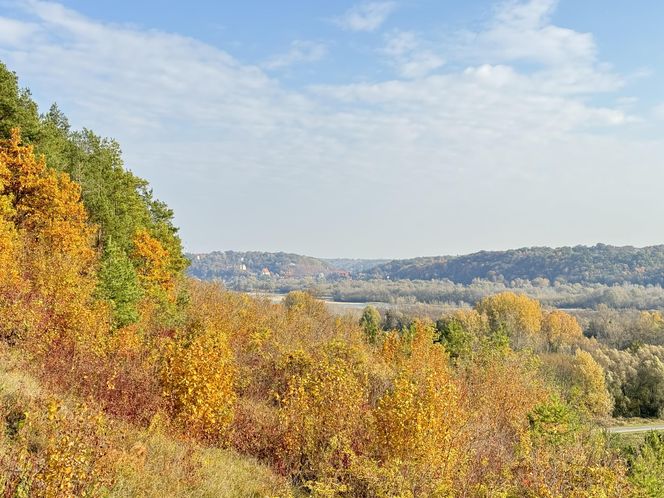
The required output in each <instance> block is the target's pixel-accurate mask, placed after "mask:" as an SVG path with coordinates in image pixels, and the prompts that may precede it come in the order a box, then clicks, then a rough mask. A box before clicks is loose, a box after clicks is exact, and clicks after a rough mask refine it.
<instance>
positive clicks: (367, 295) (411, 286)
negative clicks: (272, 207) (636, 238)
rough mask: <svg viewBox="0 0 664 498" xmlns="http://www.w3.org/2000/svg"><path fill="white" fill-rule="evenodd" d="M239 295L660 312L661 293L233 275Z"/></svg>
mask: <svg viewBox="0 0 664 498" xmlns="http://www.w3.org/2000/svg"><path fill="white" fill-rule="evenodd" d="M225 285H226V286H227V287H228V288H229V289H233V290H238V291H242V292H274V293H287V292H290V291H293V290H306V291H309V292H312V293H313V294H315V295H317V296H322V297H326V298H330V299H332V300H334V301H338V302H349V303H364V302H381V303H389V304H391V305H394V304H407V303H424V304H441V305H447V306H473V305H474V304H475V303H477V302H478V301H480V300H481V299H483V298H485V297H487V296H490V295H492V294H496V293H498V292H503V291H507V290H511V291H514V292H520V293H523V294H526V295H528V296H530V297H532V298H535V299H537V300H539V301H541V302H542V303H543V304H545V305H546V306H553V307H556V308H596V307H597V306H600V305H607V306H609V307H612V308H617V309H630V308H634V309H640V310H648V309H659V308H664V289H663V288H662V287H660V286H653V285H647V286H643V285H634V284H624V285H604V284H587V285H584V284H561V283H557V284H555V285H548V284H547V285H543V283H542V282H538V281H535V282H529V281H515V282H492V281H489V280H476V281H474V282H473V283H471V284H468V285H465V284H455V283H453V282H450V281H449V280H383V279H374V280H356V279H340V280H334V281H331V280H327V279H319V278H311V277H310V278H279V279H277V278H257V277H252V276H244V277H237V278H235V279H232V280H229V281H227V282H226V284H225Z"/></svg>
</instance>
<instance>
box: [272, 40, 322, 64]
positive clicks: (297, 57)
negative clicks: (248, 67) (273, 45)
mask: <svg viewBox="0 0 664 498" xmlns="http://www.w3.org/2000/svg"><path fill="white" fill-rule="evenodd" d="M325 54H327V46H326V45H325V44H324V43H320V42H312V41H302V40H295V41H293V42H292V43H291V46H290V49H289V50H288V52H286V53H283V54H278V55H275V56H273V57H272V58H270V59H269V60H268V61H267V62H266V63H265V64H263V67H265V68H266V69H281V68H284V67H288V66H292V65H294V64H302V63H310V62H316V61H319V60H321V59H322V58H323V57H325Z"/></svg>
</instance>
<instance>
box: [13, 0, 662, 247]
mask: <svg viewBox="0 0 664 498" xmlns="http://www.w3.org/2000/svg"><path fill="white" fill-rule="evenodd" d="M173 3H174V4H176V5H169V6H168V8H164V7H163V2H157V1H143V2H136V1H134V2H129V1H123V0H121V1H113V2H110V1H105V0H98V1H95V2H88V1H82V0H77V1H64V2H60V3H52V2H44V1H36V0H0V59H1V60H2V61H3V62H5V63H6V64H7V65H8V66H9V67H10V68H11V69H13V70H15V71H16V72H17V73H18V74H19V76H20V78H21V84H22V85H24V86H27V87H29V88H30V89H31V90H32V92H33V95H34V96H35V98H36V100H37V101H38V102H39V104H40V106H41V107H42V108H43V109H46V108H47V107H48V106H49V105H50V103H51V102H52V101H54V100H55V101H57V102H58V104H59V105H60V107H61V108H62V109H63V110H64V112H65V113H66V114H67V115H68V116H69V117H70V119H71V121H72V124H73V125H74V126H75V127H84V126H85V127H89V128H91V129H93V130H95V131H97V132H98V133H100V134H103V135H106V136H111V137H115V138H116V139H118V140H119V142H120V143H121V145H122V147H123V151H124V156H125V161H126V164H127V166H128V167H129V168H130V169H132V170H133V171H135V172H136V173H137V174H139V175H140V176H143V177H145V178H147V179H148V180H149V181H150V182H151V183H152V184H153V186H154V188H155V192H156V194H157V195H158V196H159V197H160V198H162V199H164V200H165V201H166V202H167V203H168V204H169V205H171V206H172V207H173V208H174V209H175V211H176V221H177V223H178V224H179V225H180V227H181V234H182V236H183V240H184V242H185V245H186V247H187V249H189V250H191V251H196V252H199V251H209V250H224V249H237V250H250V249H251V250H284V251H291V252H299V253H305V254H311V255H315V256H344V257H408V256H417V255H431V254H455V253H464V252H470V251H475V250H481V249H500V248H509V247H521V246H527V245H575V244H593V243H596V242H604V243H613V244H621V245H622V244H629V245H648V244H656V243H662V242H664V235H662V233H664V231H663V230H661V227H662V219H663V217H664V202H662V201H661V192H660V191H661V188H660V186H661V185H662V182H663V181H664V168H663V167H662V166H664V164H663V160H662V158H663V157H664V136H663V134H662V132H663V131H664V130H663V128H664V126H663V124H664V98H662V96H661V88H663V87H664V86H663V83H664V81H663V80H662V69H663V68H662V63H661V61H660V59H661V57H660V56H659V50H658V47H660V46H661V45H662V41H663V40H662V36H663V35H662V32H661V27H660V22H659V21H660V20H661V19H662V18H664V4H661V3H660V2H651V1H635V2H629V3H627V2H605V1H599V0H584V1H583V2H578V1H572V0H560V1H555V0H521V1H516V0H515V1H497V2H496V1H493V2H492V1H466V2H451V1H445V2H442V1H434V0H385V1H383V0H376V1H365V2H354V1H337V2H310V1H307V2H305V1H287V2H272V1H267V0H263V1H257V0H252V1H243V2H202V1H201V2H196V1H190V2H187V3H184V2H177V3H175V2H173Z"/></svg>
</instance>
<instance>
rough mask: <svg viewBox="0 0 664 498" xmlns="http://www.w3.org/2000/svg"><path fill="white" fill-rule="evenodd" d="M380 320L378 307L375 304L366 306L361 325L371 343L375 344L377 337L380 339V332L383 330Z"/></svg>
mask: <svg viewBox="0 0 664 498" xmlns="http://www.w3.org/2000/svg"><path fill="white" fill-rule="evenodd" d="M380 322H381V318H380V312H379V311H378V309H376V307H375V306H371V305H369V306H366V307H365V308H364V311H363V312H362V317H361V318H360V326H361V327H362V330H364V334H365V335H366V337H367V341H368V342H369V343H370V344H375V343H376V339H378V333H379V332H380V330H381V327H380Z"/></svg>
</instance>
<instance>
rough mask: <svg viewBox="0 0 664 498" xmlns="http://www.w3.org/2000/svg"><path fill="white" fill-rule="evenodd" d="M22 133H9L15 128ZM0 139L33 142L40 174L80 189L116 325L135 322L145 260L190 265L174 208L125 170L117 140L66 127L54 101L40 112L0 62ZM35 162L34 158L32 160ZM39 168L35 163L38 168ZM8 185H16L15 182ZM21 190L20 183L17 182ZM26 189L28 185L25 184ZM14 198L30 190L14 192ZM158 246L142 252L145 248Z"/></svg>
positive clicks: (172, 268) (167, 266)
mask: <svg viewBox="0 0 664 498" xmlns="http://www.w3.org/2000/svg"><path fill="white" fill-rule="evenodd" d="M14 129H16V130H19V129H20V130H21V131H20V133H21V136H20V139H19V137H18V135H16V136H15V137H14V138H12V136H13V135H12V130H14ZM0 139H5V140H13V141H14V142H12V143H14V144H15V146H16V147H18V145H19V143H20V144H26V145H30V146H31V147H32V149H33V153H34V155H35V158H39V157H41V156H43V157H44V158H45V166H46V167H47V169H45V170H44V171H50V170H53V171H57V172H61V173H66V175H67V178H69V179H71V181H73V182H74V183H75V184H76V185H77V188H78V193H77V194H74V193H72V194H71V196H75V195H80V198H81V200H82V202H83V205H84V207H85V210H86V213H87V217H88V221H89V226H90V230H91V232H92V237H93V250H94V251H95V252H96V253H98V254H99V262H100V268H99V281H98V283H97V289H96V292H97V294H98V295H99V296H100V297H102V298H104V299H107V300H109V302H110V303H111V306H112V309H113V320H114V323H115V325H116V326H123V325H128V324H130V323H133V322H135V321H137V320H138V312H139V310H138V303H139V302H140V300H141V297H142V295H143V293H144V291H145V289H144V287H145V286H144V285H141V282H140V279H141V274H140V273H141V271H142V270H141V268H142V266H144V265H145V264H147V262H146V257H147V258H148V259H150V258H159V257H163V258H164V260H163V261H161V262H160V263H159V264H160V265H162V266H163V268H160V269H159V271H161V272H163V273H164V276H162V277H160V278H167V277H166V275H174V274H179V273H180V272H181V271H182V270H183V269H184V268H186V267H187V264H188V263H187V259H186V258H185V257H184V255H183V252H182V244H181V241H180V239H179V237H178V235H177V228H175V226H174V225H173V212H172V211H171V210H170V209H169V208H168V207H167V206H166V205H165V204H164V203H163V202H161V201H159V200H157V199H156V198H155V197H154V196H153V194H152V190H151V189H150V187H149V185H148V182H147V181H145V180H143V179H142V178H139V177H137V176H136V175H134V174H133V173H131V172H130V171H128V170H127V169H125V168H124V164H123V161H122V156H121V151H120V146H119V145H118V144H117V142H115V141H113V140H110V139H105V138H102V137H99V136H98V135H96V134H95V133H94V132H92V131H90V130H87V129H84V130H82V131H74V130H72V129H71V127H70V125H69V122H68V120H67V117H66V116H65V115H64V114H63V113H62V112H61V111H60V110H59V109H58V107H57V105H55V104H53V106H51V108H50V109H49V111H48V112H47V113H45V114H40V113H39V111H38V108H37V105H36V103H35V102H34V101H33V100H32V98H31V96H30V92H29V91H28V90H22V89H20V87H19V85H18V79H17V77H16V75H15V74H14V73H12V72H11V71H9V70H8V69H7V68H6V66H5V65H4V64H2V63H0ZM38 162H39V161H37V160H36V162H35V164H38ZM36 167H37V166H35V168H36ZM12 182H13V183H11V184H10V185H11V186H12V187H14V188H19V186H18V184H17V183H16V182H17V180H16V179H14V180H12ZM22 188H23V187H22ZM24 188H25V189H27V190H28V191H29V187H24ZM13 195H14V196H15V200H14V202H19V201H21V200H22V198H23V197H24V196H25V195H27V192H23V191H20V192H15V193H14V194H13ZM153 250H154V251H155V252H154V253H152V254H151V255H149V256H146V254H145V252H146V251H148V252H149V251H153Z"/></svg>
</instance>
